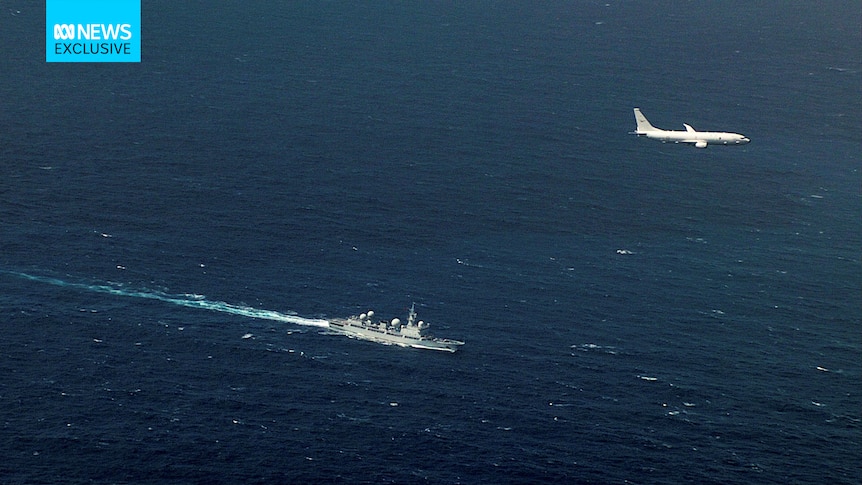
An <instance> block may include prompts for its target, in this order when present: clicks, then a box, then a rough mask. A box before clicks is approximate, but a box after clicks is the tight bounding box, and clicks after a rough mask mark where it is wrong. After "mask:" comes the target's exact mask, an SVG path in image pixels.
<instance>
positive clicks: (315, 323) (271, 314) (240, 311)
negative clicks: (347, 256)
mask: <svg viewBox="0 0 862 485" xmlns="http://www.w3.org/2000/svg"><path fill="white" fill-rule="evenodd" d="M2 272H3V273H6V274H10V275H14V276H18V277H20V278H24V279H28V280H31V281H38V282H40V283H48V284H51V285H56V286H63V287H66V288H78V289H82V290H86V291H93V292H96V293H107V294H111V295H118V296H126V297H131V298H144V299H148V300H158V301H163V302H166V303H172V304H174V305H179V306H183V307H188V308H203V309H204V310H211V311H216V312H222V313H230V314H232V315H240V316H244V317H249V318H258V319H262V320H275V321H278V322H285V323H292V324H295V325H306V326H311V327H328V326H329V321H328V320H323V319H319V318H303V317H299V316H296V315H287V314H284V313H280V312H277V311H274V310H264V309H260V308H254V307H250V306H245V305H234V304H232V303H226V302H223V301H213V300H207V299H206V298H205V297H203V296H202V295H193V294H185V295H172V294H169V293H163V292H160V291H148V290H132V289H126V288H122V287H120V286H112V285H90V284H85V283H72V282H68V281H64V280H61V279H58V278H51V277H47V276H35V275H31V274H27V273H18V272H13V271H2Z"/></svg>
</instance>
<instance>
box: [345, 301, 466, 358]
mask: <svg viewBox="0 0 862 485" xmlns="http://www.w3.org/2000/svg"><path fill="white" fill-rule="evenodd" d="M415 306H416V305H415V304H414V305H411V306H410V313H408V314H407V322H406V323H404V322H402V321H401V320H399V319H397V318H394V319H392V321H390V322H387V321H386V320H381V321H379V322H376V323H375V322H374V321H373V320H372V318H374V312H373V311H368V313H363V314H361V315H358V316H352V317H348V318H347V319H341V318H335V319H332V320H330V321H329V328H330V329H331V330H333V331H335V332H338V333H343V334H345V335H347V336H349V337H355V338H359V339H363V340H371V341H374V342H379V343H382V344H387V345H400V346H402V347H414V348H417V349H429V350H443V351H446V352H455V351H456V350H458V347H460V346H462V345H464V342H461V341H459V340H450V339H445V338H435V337H432V336H431V335H428V324H427V323H425V322H423V321H422V320H419V321H418V322H417V321H416V311H415V309H414V307H415Z"/></svg>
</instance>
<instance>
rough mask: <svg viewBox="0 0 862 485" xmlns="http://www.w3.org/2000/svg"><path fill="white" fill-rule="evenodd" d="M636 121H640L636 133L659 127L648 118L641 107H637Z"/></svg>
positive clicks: (654, 129)
mask: <svg viewBox="0 0 862 485" xmlns="http://www.w3.org/2000/svg"><path fill="white" fill-rule="evenodd" d="M635 121H637V123H638V128H637V131H635V133H643V132H646V131H656V130H658V128H656V127H655V126H653V125H652V124H651V123H650V122H649V120H647V119H646V116H644V115H643V113H641V110H640V108H635Z"/></svg>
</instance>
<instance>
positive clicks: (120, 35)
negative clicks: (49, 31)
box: [54, 24, 132, 40]
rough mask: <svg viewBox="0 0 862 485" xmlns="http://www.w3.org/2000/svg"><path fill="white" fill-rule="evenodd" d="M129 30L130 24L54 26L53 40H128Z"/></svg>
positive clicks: (129, 37)
mask: <svg viewBox="0 0 862 485" xmlns="http://www.w3.org/2000/svg"><path fill="white" fill-rule="evenodd" d="M76 27H77V28H76ZM131 29H132V26H131V25H130V24H108V25H105V24H78V25H77V26H76V25H75V24H54V40H130V39H131V38H132V30H131Z"/></svg>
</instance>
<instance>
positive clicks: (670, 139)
mask: <svg viewBox="0 0 862 485" xmlns="http://www.w3.org/2000/svg"><path fill="white" fill-rule="evenodd" d="M635 121H637V124H638V127H637V130H636V131H633V132H631V134H632V135H637V136H645V137H647V138H651V139H653V140H659V141H661V142H662V143H688V144H690V145H694V146H695V147H697V148H706V146H707V145H745V144H746V143H748V142H750V141H751V140H750V139H749V138H747V137H746V136H745V135H740V134H739V133H725V132H722V131H696V130H695V129H694V128H692V127H691V125H687V124H685V123H683V124H682V125H683V126H685V131H674V130H660V129H658V128H656V127H655V126H653V125H652V124H651V123H650V122H649V120H647V119H646V116H644V115H643V113H641V110H640V108H635Z"/></svg>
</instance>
